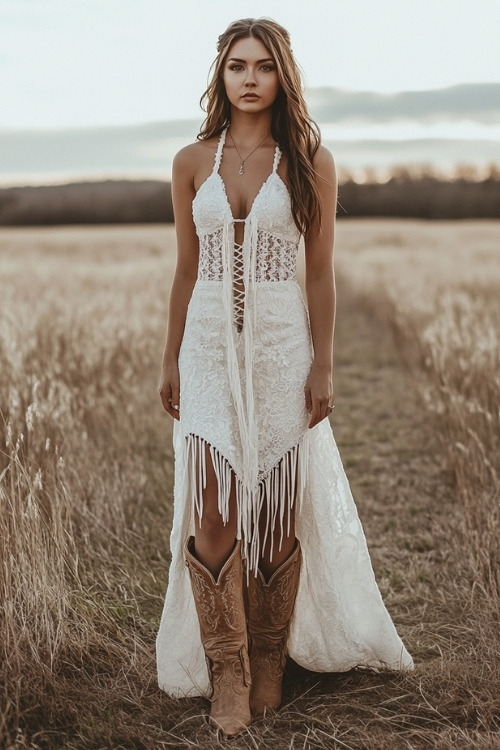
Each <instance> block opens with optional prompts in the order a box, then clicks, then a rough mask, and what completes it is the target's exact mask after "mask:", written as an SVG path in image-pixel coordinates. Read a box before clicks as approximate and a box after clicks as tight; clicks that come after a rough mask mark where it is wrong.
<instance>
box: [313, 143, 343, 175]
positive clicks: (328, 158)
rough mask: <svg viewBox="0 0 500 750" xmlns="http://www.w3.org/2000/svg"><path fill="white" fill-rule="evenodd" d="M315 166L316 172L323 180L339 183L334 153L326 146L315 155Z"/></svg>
mask: <svg viewBox="0 0 500 750" xmlns="http://www.w3.org/2000/svg"><path fill="white" fill-rule="evenodd" d="M313 166H314V170H315V172H316V173H317V174H318V175H320V177H323V179H325V180H329V181H331V182H334V183H335V182H336V181H337V174H336V170H335V161H334V159H333V155H332V152H331V151H330V150H329V149H327V148H326V146H323V145H321V146H320V147H319V148H318V150H317V151H316V153H315V154H314V159H313Z"/></svg>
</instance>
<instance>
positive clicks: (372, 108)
mask: <svg viewBox="0 0 500 750" xmlns="http://www.w3.org/2000/svg"><path fill="white" fill-rule="evenodd" d="M306 96H307V100H308V103H309V107H310V110H311V114H312V115H313V117H314V118H315V119H316V120H317V121H318V122H319V123H340V122H365V123H366V122H371V123H381V122H391V121H395V120H412V121H418V122H422V123H434V122H440V121H456V120H472V121H474V122H478V123H481V124H483V125H490V124H497V123H498V121H499V119H500V83H477V84H474V83H470V84H460V85H458V86H450V87H449V88H444V89H435V90H432V91H403V92H400V93H397V94H378V93H372V92H367V91H344V90H342V89H335V88H318V89H310V90H309V91H307V92H306Z"/></svg>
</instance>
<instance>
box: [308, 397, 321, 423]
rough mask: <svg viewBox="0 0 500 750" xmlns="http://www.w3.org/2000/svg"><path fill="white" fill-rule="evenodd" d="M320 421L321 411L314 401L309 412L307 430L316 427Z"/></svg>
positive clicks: (317, 403)
mask: <svg viewBox="0 0 500 750" xmlns="http://www.w3.org/2000/svg"><path fill="white" fill-rule="evenodd" d="M321 419H322V416H321V409H320V406H319V402H318V401H316V402H315V403H314V404H313V407H312V410H311V419H310V420H309V428H312V427H316V425H317V424H318V422H320V421H321Z"/></svg>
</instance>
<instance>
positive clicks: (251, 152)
mask: <svg viewBox="0 0 500 750" xmlns="http://www.w3.org/2000/svg"><path fill="white" fill-rule="evenodd" d="M227 132H228V135H229V137H230V138H231V142H232V144H233V146H234V147H235V149H236V153H237V154H238V156H239V158H240V161H241V164H240V168H239V169H238V174H245V162H246V160H247V159H249V158H250V157H251V156H252V154H253V153H254V152H255V151H257V149H258V148H259V146H262V144H263V143H264V141H265V140H266V138H267V137H268V135H269V133H266V135H265V136H264V138H263V139H262V140H261V141H259V143H258V144H257V145H256V146H255V148H254V149H253V150H252V151H250V153H249V154H248V156H245V158H243V157H242V155H241V154H240V152H239V150H238V146H237V145H236V143H235V142H234V138H233V136H232V135H231V131H230V130H228V131H227Z"/></svg>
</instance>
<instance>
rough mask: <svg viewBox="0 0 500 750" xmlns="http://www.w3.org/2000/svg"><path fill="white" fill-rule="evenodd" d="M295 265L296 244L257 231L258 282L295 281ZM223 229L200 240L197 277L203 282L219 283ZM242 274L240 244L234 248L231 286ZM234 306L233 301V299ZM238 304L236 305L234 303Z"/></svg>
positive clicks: (239, 280) (268, 233)
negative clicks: (232, 281)
mask: <svg viewBox="0 0 500 750" xmlns="http://www.w3.org/2000/svg"><path fill="white" fill-rule="evenodd" d="M296 265H297V243H296V242H294V241H292V240H287V239H282V238H281V237H277V236H276V235H274V234H271V233H270V232H265V231H263V230H262V229H259V230H258V232H257V261H256V269H255V278H256V280H257V281H260V282H261V281H288V280H289V279H293V278H295V271H296ZM222 268H223V266H222V227H221V228H220V229H217V230H216V231H215V232H212V233H210V234H206V235H204V237H202V238H201V240H200V259H199V264H198V278H199V279H200V280H203V281H222ZM242 275H243V253H242V247H241V245H235V256H234V276H235V278H234V283H235V284H236V283H239V282H241V280H242ZM235 303H236V299H235ZM236 304H237V303H236Z"/></svg>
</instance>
